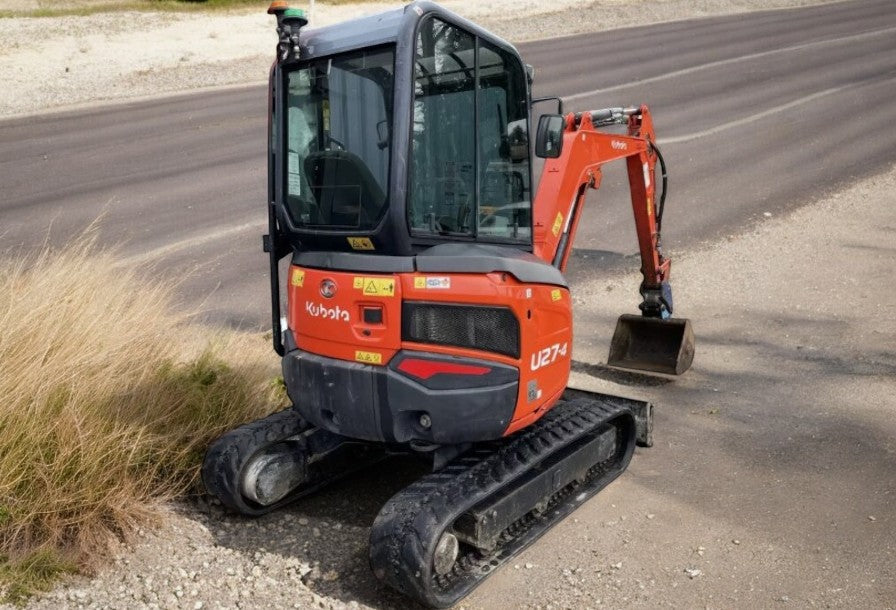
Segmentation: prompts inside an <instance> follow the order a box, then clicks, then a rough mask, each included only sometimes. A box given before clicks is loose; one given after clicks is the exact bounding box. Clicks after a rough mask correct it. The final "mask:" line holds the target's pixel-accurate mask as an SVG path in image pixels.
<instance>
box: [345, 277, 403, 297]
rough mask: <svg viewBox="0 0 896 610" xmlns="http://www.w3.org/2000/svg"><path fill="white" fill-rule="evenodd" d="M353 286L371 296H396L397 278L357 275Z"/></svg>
mask: <svg viewBox="0 0 896 610" xmlns="http://www.w3.org/2000/svg"><path fill="white" fill-rule="evenodd" d="M352 286H353V287H355V288H360V289H361V293H362V294H364V295H366V296H369V297H394V296H395V280H393V279H391V278H381V277H355V279H354V281H353V282H352Z"/></svg>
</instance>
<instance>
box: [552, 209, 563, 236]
mask: <svg viewBox="0 0 896 610" xmlns="http://www.w3.org/2000/svg"><path fill="white" fill-rule="evenodd" d="M562 227H563V214H562V213H560V212H557V218H555V219H554V226H553V227H551V233H553V234H554V237H557V236H558V235H560V229H561V228H562Z"/></svg>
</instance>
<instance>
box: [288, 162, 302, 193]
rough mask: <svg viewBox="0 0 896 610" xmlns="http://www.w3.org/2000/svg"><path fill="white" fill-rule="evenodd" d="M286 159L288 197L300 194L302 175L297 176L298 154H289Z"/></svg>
mask: <svg viewBox="0 0 896 610" xmlns="http://www.w3.org/2000/svg"><path fill="white" fill-rule="evenodd" d="M286 159H287V165H288V168H287V184H288V188H289V194H290V195H301V194H302V175H301V174H299V153H293V152H291V153H289V154H288V155H286Z"/></svg>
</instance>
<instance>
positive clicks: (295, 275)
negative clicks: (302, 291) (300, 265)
mask: <svg viewBox="0 0 896 610" xmlns="http://www.w3.org/2000/svg"><path fill="white" fill-rule="evenodd" d="M289 283H290V284H292V285H293V286H295V287H297V288H301V287H302V286H303V285H304V284H305V271H303V270H302V269H293V270H292V276H291V277H290V279H289Z"/></svg>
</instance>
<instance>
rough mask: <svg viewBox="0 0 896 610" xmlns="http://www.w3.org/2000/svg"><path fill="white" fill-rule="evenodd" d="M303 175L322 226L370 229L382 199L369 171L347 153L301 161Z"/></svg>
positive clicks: (313, 155)
mask: <svg viewBox="0 0 896 610" xmlns="http://www.w3.org/2000/svg"><path fill="white" fill-rule="evenodd" d="M304 165H305V175H306V176H307V177H308V183H309V186H310V187H311V192H312V193H313V194H314V199H315V201H316V202H317V206H318V209H319V210H320V214H321V216H322V220H323V222H325V223H326V224H330V225H340V226H347V227H361V226H364V227H372V226H373V225H374V224H375V222H376V220H377V218H378V217H379V215H380V212H382V210H383V207H384V204H385V202H386V195H385V193H383V190H382V189H381V188H380V185H379V184H378V183H377V181H376V178H374V177H373V174H372V173H371V172H370V169H369V168H368V167H367V165H366V164H365V163H364V161H362V160H361V158H360V157H358V156H357V155H356V154H354V153H351V152H349V151H347V150H322V151H318V152H313V153H310V154H309V155H308V156H307V157H305V162H304Z"/></svg>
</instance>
